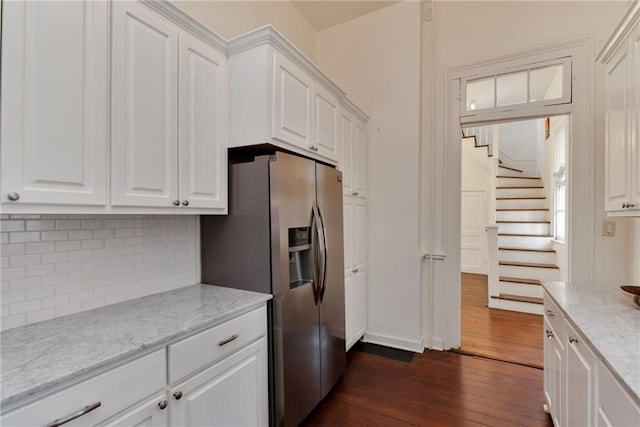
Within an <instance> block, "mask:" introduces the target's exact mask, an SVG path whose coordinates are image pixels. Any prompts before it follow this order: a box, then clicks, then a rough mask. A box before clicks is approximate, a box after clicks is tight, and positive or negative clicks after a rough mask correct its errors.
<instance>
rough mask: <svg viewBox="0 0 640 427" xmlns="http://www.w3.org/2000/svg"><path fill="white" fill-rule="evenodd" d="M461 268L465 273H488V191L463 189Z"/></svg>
mask: <svg viewBox="0 0 640 427" xmlns="http://www.w3.org/2000/svg"><path fill="white" fill-rule="evenodd" d="M461 205H462V206H461V216H460V218H461V224H460V226H461V233H460V234H461V242H460V245H461V251H460V252H461V253H460V255H461V269H462V272H463V273H476V274H487V247H486V246H487V244H486V233H485V231H484V227H485V226H486V225H487V220H486V217H487V193H486V191H463V192H462V202H461Z"/></svg>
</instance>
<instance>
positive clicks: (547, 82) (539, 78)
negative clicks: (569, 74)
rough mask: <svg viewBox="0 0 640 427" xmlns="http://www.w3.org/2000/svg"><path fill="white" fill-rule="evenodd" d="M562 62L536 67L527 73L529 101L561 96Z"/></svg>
mask: <svg viewBox="0 0 640 427" xmlns="http://www.w3.org/2000/svg"><path fill="white" fill-rule="evenodd" d="M562 68H563V65H562V64H558V65H551V66H549V67H544V68H536V69H533V70H531V71H530V75H529V101H530V102H535V101H543V100H545V99H557V98H562Z"/></svg>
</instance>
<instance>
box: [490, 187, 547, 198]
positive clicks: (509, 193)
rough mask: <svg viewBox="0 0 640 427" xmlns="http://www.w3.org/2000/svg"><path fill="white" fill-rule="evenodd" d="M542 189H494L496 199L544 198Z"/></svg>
mask: <svg viewBox="0 0 640 427" xmlns="http://www.w3.org/2000/svg"><path fill="white" fill-rule="evenodd" d="M545 196H546V194H545V193H544V188H496V197H545Z"/></svg>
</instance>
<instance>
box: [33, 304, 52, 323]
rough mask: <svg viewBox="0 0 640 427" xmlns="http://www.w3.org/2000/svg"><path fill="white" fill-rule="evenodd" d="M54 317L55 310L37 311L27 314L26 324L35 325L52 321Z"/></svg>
mask: <svg viewBox="0 0 640 427" xmlns="http://www.w3.org/2000/svg"><path fill="white" fill-rule="evenodd" d="M55 316H56V310H55V309H54V308H47V309H44V310H37V311H32V312H29V313H27V323H28V324H31V323H37V322H42V321H45V320H49V319H53V318H54V317H55Z"/></svg>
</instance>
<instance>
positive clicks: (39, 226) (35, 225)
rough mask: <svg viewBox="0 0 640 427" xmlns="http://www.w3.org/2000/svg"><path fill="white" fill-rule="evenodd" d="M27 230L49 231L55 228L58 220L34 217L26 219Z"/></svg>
mask: <svg viewBox="0 0 640 427" xmlns="http://www.w3.org/2000/svg"><path fill="white" fill-rule="evenodd" d="M26 223H27V231H47V230H55V229H56V222H55V221H53V220H43V219H32V220H28V221H26Z"/></svg>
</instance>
